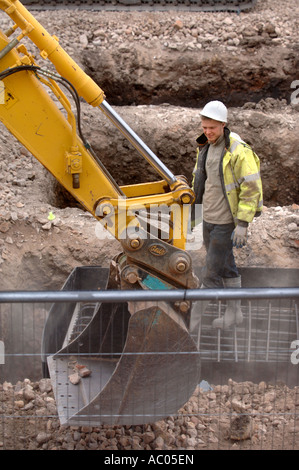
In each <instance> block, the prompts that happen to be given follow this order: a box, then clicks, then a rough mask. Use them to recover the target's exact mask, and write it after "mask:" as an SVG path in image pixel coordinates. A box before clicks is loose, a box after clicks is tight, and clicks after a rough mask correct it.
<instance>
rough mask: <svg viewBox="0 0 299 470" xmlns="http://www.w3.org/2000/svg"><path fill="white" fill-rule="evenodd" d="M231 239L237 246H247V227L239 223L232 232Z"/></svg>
mask: <svg viewBox="0 0 299 470" xmlns="http://www.w3.org/2000/svg"><path fill="white" fill-rule="evenodd" d="M231 239H232V241H233V246H235V247H236V248H242V247H243V246H245V245H246V243H247V227H243V226H242V225H240V224H238V225H237V227H236V228H235V230H234V231H233V233H232V236H231Z"/></svg>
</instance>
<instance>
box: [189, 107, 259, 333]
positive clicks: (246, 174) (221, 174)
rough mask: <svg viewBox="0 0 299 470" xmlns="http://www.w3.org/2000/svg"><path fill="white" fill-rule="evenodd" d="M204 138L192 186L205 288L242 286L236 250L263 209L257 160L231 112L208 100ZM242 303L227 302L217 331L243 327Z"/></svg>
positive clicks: (194, 317) (198, 308)
mask: <svg viewBox="0 0 299 470" xmlns="http://www.w3.org/2000/svg"><path fill="white" fill-rule="evenodd" d="M200 114H201V124H202V129H203V134H201V135H200V136H199V137H198V139H197V144H198V148H197V157H196V164H195V168H194V172H193V182H192V187H193V190H194V192H195V197H196V200H195V204H202V229H203V242H204V246H205V248H206V263H205V266H204V268H203V273H202V284H201V288H223V287H224V288H240V287H241V276H240V275H239V273H238V269H237V266H236V263H235V258H234V252H233V247H236V248H242V247H243V246H245V245H246V242H247V232H248V224H249V223H250V222H251V221H252V220H253V218H254V217H255V216H258V215H260V214H261V210H262V204H263V202H262V182H261V177H260V163H259V158H258V156H257V155H256V154H255V152H254V151H253V150H252V149H251V147H250V146H249V145H248V144H246V143H245V142H244V141H243V140H242V139H241V138H240V137H239V136H238V135H237V134H235V133H233V132H231V131H230V130H229V129H228V127H227V126H226V125H227V117H228V111H227V108H226V106H225V105H224V104H223V103H222V102H221V101H210V102H209V103H207V104H206V105H205V106H204V108H203V110H202V111H201V113H200ZM207 304H208V301H197V302H195V303H194V305H193V308H192V312H191V319H190V330H191V333H192V331H193V332H195V333H196V334H198V329H199V325H200V319H201V315H202V314H203V313H204V311H205V309H206V307H207ZM242 321H243V314H242V311H241V301H240V300H228V301H227V306H226V310H225V312H224V315H223V316H221V317H219V318H217V319H215V320H214V321H213V327H214V328H221V329H226V328H229V327H231V326H232V325H238V324H241V323H242Z"/></svg>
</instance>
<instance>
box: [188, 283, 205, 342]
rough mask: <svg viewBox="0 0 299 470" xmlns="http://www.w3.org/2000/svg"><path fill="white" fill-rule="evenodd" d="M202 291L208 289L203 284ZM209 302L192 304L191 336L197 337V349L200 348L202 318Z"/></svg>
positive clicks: (201, 301) (203, 301) (199, 301)
mask: <svg viewBox="0 0 299 470" xmlns="http://www.w3.org/2000/svg"><path fill="white" fill-rule="evenodd" d="M200 288H201V289H205V288H206V287H205V286H204V285H203V284H202V285H201V286H200ZM209 302H210V301H209V300H196V301H195V302H194V303H193V304H192V308H191V315H190V327H189V330H190V334H191V336H196V338H197V340H196V343H197V347H198V348H199V340H200V327H201V317H202V315H203V314H204V313H205V311H206V309H207V307H208V305H209Z"/></svg>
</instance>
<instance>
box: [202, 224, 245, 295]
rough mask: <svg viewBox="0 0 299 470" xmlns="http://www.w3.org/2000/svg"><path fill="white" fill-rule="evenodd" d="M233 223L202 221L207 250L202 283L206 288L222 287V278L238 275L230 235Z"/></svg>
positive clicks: (233, 226) (233, 227)
mask: <svg viewBox="0 0 299 470" xmlns="http://www.w3.org/2000/svg"><path fill="white" fill-rule="evenodd" d="M234 229H235V224H234V223H231V224H223V225H218V224H210V223H208V222H205V221H203V241H204V245H205V248H206V250H207V256H206V265H205V267H204V269H203V278H202V284H203V286H204V287H207V288H215V287H223V281H222V278H232V277H238V276H239V273H238V269H237V266H236V263H235V258H234V254H233V244H232V240H231V235H232V232H233V230H234Z"/></svg>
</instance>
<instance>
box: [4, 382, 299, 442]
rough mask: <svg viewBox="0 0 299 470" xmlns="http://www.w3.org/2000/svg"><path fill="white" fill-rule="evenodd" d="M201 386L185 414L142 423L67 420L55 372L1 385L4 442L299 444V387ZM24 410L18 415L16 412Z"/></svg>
mask: <svg viewBox="0 0 299 470" xmlns="http://www.w3.org/2000/svg"><path fill="white" fill-rule="evenodd" d="M203 385H204V386H203V387H197V389H196V390H195V392H194V394H193V396H192V397H191V398H190V400H189V402H188V403H187V404H186V405H185V406H184V407H183V408H182V409H181V410H179V414H178V416H175V417H169V418H167V419H165V420H161V421H158V422H156V423H152V424H148V425H142V426H106V425H105V426H100V427H88V426H71V427H69V426H68V427H65V426H60V424H59V421H58V419H57V417H56V407H55V400H54V397H53V393H52V387H51V383H50V382H49V380H48V379H42V380H40V381H39V382H31V381H30V380H28V379H26V380H24V381H22V382H21V381H20V382H18V383H16V384H15V386H12V384H11V383H8V382H5V383H4V384H3V385H1V386H0V406H1V408H0V409H1V412H2V413H3V412H4V417H2V418H1V421H2V422H1V428H0V449H1V448H2V449H7V450H12V449H14V450H17V449H21V450H22V449H26V450H110V451H111V450H112V451H113V450H155V451H157V450H164V451H167V450H191V451H192V450H207V449H209V450H217V449H222V450H234V449H236V450H238V449H239V450H245V449H247V450H248V449H249V450H272V449H276V450H292V449H296V450H298V449H299V445H298V433H299V418H298V406H299V388H298V387H295V388H293V389H289V388H287V387H286V386H284V385H282V384H280V385H278V384H277V385H271V384H266V383H265V382H260V383H259V384H254V383H252V382H248V381H247V382H243V383H236V382H234V381H233V380H229V381H228V383H227V384H224V385H213V386H212V388H211V386H209V387H208V388H211V389H207V387H206V386H205V384H203ZM16 415H17V416H18V420H16V419H11V418H12V417H13V416H16Z"/></svg>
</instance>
